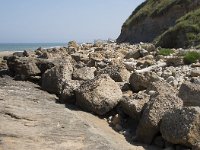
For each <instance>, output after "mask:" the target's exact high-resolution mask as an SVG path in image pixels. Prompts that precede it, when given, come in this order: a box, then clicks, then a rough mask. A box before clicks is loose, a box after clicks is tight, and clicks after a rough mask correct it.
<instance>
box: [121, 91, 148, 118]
mask: <svg viewBox="0 0 200 150" xmlns="http://www.w3.org/2000/svg"><path fill="white" fill-rule="evenodd" d="M149 99H150V97H149V95H147V94H145V93H144V91H140V92H139V93H135V94H133V95H132V96H131V97H128V96H123V98H122V100H121V102H120V105H121V107H122V110H123V111H124V112H125V113H126V114H127V115H129V116H130V117H131V118H133V119H134V120H137V121H139V119H140V117H141V114H142V110H143V108H144V106H145V104H146V103H147V102H148V101H149Z"/></svg>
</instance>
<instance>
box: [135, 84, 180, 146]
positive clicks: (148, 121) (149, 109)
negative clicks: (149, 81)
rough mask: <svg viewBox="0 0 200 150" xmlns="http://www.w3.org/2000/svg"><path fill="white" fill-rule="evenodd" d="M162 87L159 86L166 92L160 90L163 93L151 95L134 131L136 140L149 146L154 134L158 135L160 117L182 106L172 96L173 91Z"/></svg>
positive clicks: (175, 97) (173, 95)
mask: <svg viewBox="0 0 200 150" xmlns="http://www.w3.org/2000/svg"><path fill="white" fill-rule="evenodd" d="M164 85H165V84H164ZM164 85H162V84H160V87H162V88H163V89H164V88H166V90H161V89H160V91H163V93H158V92H157V93H156V94H155V95H152V96H151V98H150V100H149V102H148V103H147V105H146V106H145V108H144V111H143V114H142V117H141V120H140V122H139V125H138V128H137V131H136V136H137V140H139V141H141V142H144V143H147V144H150V143H151V142H152V141H153V139H154V137H155V136H156V134H157V133H159V125H160V121H161V120H162V117H163V116H164V115H165V114H166V113H168V112H170V111H172V110H174V109H176V108H182V106H183V102H182V100H181V99H180V98H178V97H177V96H176V94H174V90H169V89H168V90H167V87H165V86H164ZM170 89H172V88H170Z"/></svg>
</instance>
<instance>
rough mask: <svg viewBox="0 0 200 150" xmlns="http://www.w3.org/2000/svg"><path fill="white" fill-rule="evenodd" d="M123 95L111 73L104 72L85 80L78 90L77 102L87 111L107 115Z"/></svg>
mask: <svg viewBox="0 0 200 150" xmlns="http://www.w3.org/2000/svg"><path fill="white" fill-rule="evenodd" d="M121 97H122V91H121V90H120V88H119V86H118V85H117V83H115V81H114V80H112V79H111V78H110V77H109V75H106V74H102V75H100V76H97V77H95V78H94V79H92V80H88V81H85V82H84V83H83V84H82V85H81V86H80V88H79V89H77V90H76V103H77V105H79V106H80V107H81V108H83V109H84V110H87V111H91V112H94V113H96V114H97V115H105V114H106V113H107V112H109V111H111V110H112V109H113V108H114V107H115V106H116V105H117V104H118V102H119V100H120V99H121Z"/></svg>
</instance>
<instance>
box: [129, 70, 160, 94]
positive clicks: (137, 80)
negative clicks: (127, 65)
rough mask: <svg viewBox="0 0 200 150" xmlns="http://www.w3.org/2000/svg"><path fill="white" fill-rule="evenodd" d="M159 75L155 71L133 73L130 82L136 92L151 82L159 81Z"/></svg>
mask: <svg viewBox="0 0 200 150" xmlns="http://www.w3.org/2000/svg"><path fill="white" fill-rule="evenodd" d="M159 80H160V79H159V77H158V76H157V75H156V74H155V73H153V72H144V73H136V72H135V73H133V74H132V75H131V76H130V79H129V82H130V84H131V87H132V90H133V91H135V92H138V91H142V90H145V89H146V88H147V87H148V86H149V84H150V83H151V82H154V81H159Z"/></svg>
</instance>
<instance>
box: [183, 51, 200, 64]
mask: <svg viewBox="0 0 200 150" xmlns="http://www.w3.org/2000/svg"><path fill="white" fill-rule="evenodd" d="M198 60H200V53H199V52H195V51H191V52H187V53H186V54H185V56H184V62H185V63H186V64H192V63H195V62H196V61H198Z"/></svg>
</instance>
